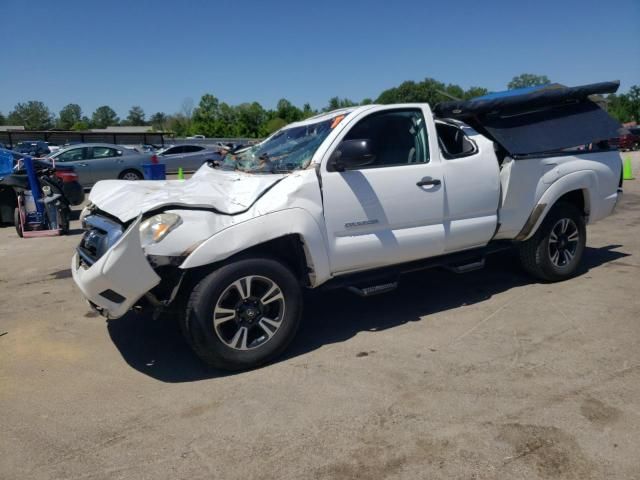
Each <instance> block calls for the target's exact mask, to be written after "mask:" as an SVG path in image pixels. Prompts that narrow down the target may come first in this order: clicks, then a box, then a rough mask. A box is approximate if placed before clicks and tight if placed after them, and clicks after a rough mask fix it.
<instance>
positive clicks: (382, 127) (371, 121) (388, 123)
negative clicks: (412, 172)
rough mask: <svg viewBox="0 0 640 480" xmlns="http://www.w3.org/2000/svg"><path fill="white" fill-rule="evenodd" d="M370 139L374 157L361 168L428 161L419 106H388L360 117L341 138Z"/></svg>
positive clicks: (426, 144) (424, 131) (425, 133)
mask: <svg viewBox="0 0 640 480" xmlns="http://www.w3.org/2000/svg"><path fill="white" fill-rule="evenodd" d="M364 139H367V140H369V142H370V144H371V147H372V150H373V152H372V153H373V154H374V155H375V160H374V161H373V163H371V164H369V165H367V166H364V167H360V168H379V167H391V166H399V165H411V164H416V163H428V162H429V148H428V145H429V144H428V140H427V128H426V123H425V120H424V116H423V115H422V111H420V110H419V109H402V110H388V111H384V112H378V113H374V114H371V115H369V116H367V117H365V118H364V119H362V120H360V121H359V122H358V123H357V124H356V125H355V126H354V127H353V128H352V129H351V130H350V131H349V133H347V135H346V136H345V137H344V140H364Z"/></svg>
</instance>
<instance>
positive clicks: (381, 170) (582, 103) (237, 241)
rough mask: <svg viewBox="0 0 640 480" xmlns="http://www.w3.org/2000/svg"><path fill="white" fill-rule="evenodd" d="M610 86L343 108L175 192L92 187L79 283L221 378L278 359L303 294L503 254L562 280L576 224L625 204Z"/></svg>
mask: <svg viewBox="0 0 640 480" xmlns="http://www.w3.org/2000/svg"><path fill="white" fill-rule="evenodd" d="M617 86H618V85H617V83H615V82H610V83H602V84H594V85H589V86H584V87H574V88H567V87H562V86H558V85H552V86H550V87H546V88H542V89H537V90H534V91H533V92H530V91H527V92H523V93H520V92H517V91H516V92H515V93H511V94H505V95H502V96H500V95H489V96H487V97H483V98H479V99H476V100H471V101H467V102H448V103H445V104H439V105H438V106H437V107H436V108H435V113H434V112H433V111H432V110H431V108H430V107H429V105H427V104H402V105H367V106H361V107H355V108H348V109H342V110H337V111H333V112H329V113H323V114H321V115H318V116H316V117H313V118H310V119H307V120H305V121H302V122H298V123H294V124H291V125H289V126H287V127H285V128H283V129H281V130H280V131H278V132H276V133H275V134H274V135H272V136H271V137H269V138H267V139H266V140H264V141H263V142H261V143H259V144H257V145H255V146H253V147H250V148H246V149H244V150H240V151H236V152H230V153H229V154H227V155H226V157H225V159H224V161H222V162H221V163H210V164H205V165H203V166H202V167H201V168H200V169H199V170H198V171H197V172H196V173H195V174H194V175H193V177H192V178H190V179H189V180H186V181H180V180H170V181H136V182H132V181H125V180H106V181H101V182H99V183H97V184H96V186H95V187H94V189H93V191H92V192H91V196H90V204H89V205H88V207H87V208H86V209H85V210H84V211H83V212H82V215H81V219H82V222H83V225H84V227H85V229H86V233H85V234H84V237H83V239H82V241H81V243H80V245H79V247H78V248H77V251H76V253H75V255H74V257H73V260H72V272H73V278H74V280H75V282H76V283H77V285H78V286H79V288H80V290H81V291H82V292H83V294H84V296H85V297H86V298H87V299H88V300H89V302H90V304H91V305H92V307H93V308H95V309H96V310H97V311H99V312H100V313H101V314H102V315H104V316H107V317H109V318H117V317H120V316H122V315H124V314H125V313H126V312H127V311H129V310H131V309H140V308H143V307H144V306H151V307H153V308H154V309H155V310H157V311H161V310H169V311H172V312H174V313H175V314H176V315H177V316H178V318H179V321H180V324H181V326H182V330H183V333H184V336H185V338H186V340H187V342H188V343H189V344H190V345H191V347H192V348H193V350H194V351H195V352H196V354H197V355H198V356H199V357H201V358H202V359H203V360H204V361H205V362H206V363H208V364H210V365H213V366H215V367H218V368H223V369H232V370H233V369H245V368H251V367H255V366H258V365H261V364H263V363H265V362H268V361H269V360H271V359H273V358H274V357H275V356H277V355H278V354H280V353H281V352H282V351H283V350H284V349H285V348H286V347H287V345H288V344H289V342H290V341H291V340H292V338H293V337H294V335H295V333H296V329H297V328H298V324H299V323H300V321H301V317H302V306H303V305H302V304H303V290H304V289H306V288H318V287H326V288H330V287H347V288H349V289H351V290H352V291H354V292H356V293H358V294H360V295H365V296H366V295H372V294H376V293H383V292H385V291H388V290H390V289H392V288H394V287H395V286H396V285H397V281H398V278H399V276H400V275H401V274H402V273H403V272H405V271H408V270H416V269H419V268H429V267H435V266H444V267H448V268H452V269H454V270H455V271H457V272H461V273H462V272H465V271H469V270H472V269H476V268H479V267H481V266H482V265H483V263H484V258H485V256H486V255H487V254H488V253H492V252H495V251H498V250H502V249H505V248H516V249H518V250H519V254H520V258H521V260H522V265H523V267H524V268H525V270H527V271H528V272H530V273H531V274H533V275H534V276H535V277H536V278H538V279H540V280H542V281H558V280H563V279H566V278H569V277H571V276H572V275H574V274H575V273H576V269H577V268H578V265H579V263H580V260H581V257H582V254H583V251H584V247H585V242H586V231H585V225H586V224H587V223H589V222H594V221H596V220H599V219H601V218H604V217H606V216H607V215H609V214H611V212H612V211H613V209H614V207H615V205H616V203H617V202H618V200H619V198H620V195H621V192H622V190H621V187H622V175H621V160H620V156H619V154H618V152H617V151H614V150H609V149H608V148H607V145H606V142H602V140H605V139H607V138H610V137H613V136H615V135H616V131H617V129H618V127H619V125H618V124H617V123H616V122H615V121H613V119H611V117H609V116H608V114H607V113H606V112H605V111H604V110H602V109H600V107H598V106H597V105H596V104H595V103H593V102H592V101H591V100H590V97H589V95H591V94H593V93H605V92H610V91H615V89H617ZM576 146H580V147H576Z"/></svg>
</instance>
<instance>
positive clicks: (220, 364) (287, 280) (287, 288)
mask: <svg viewBox="0 0 640 480" xmlns="http://www.w3.org/2000/svg"><path fill="white" fill-rule="evenodd" d="M301 314H302V292H301V288H300V284H299V282H298V280H297V279H296V277H295V276H294V275H293V273H292V272H291V270H289V269H288V268H287V267H285V266H284V265H283V264H282V263H280V262H278V261H277V260H273V259H269V258H247V259H241V260H237V261H235V262H233V263H229V264H227V265H223V266H222V267H220V268H219V269H217V270H216V271H214V272H213V273H210V274H209V275H207V276H206V277H205V278H204V279H202V280H201V281H200V282H199V283H198V284H197V285H196V286H195V288H194V289H193V292H192V293H191V296H190V297H189V301H188V305H187V311H186V315H185V317H184V318H183V319H182V321H183V325H182V331H183V333H184V335H185V338H186V340H187V342H188V343H189V344H190V345H191V347H192V348H193V350H194V351H195V353H196V354H197V355H198V356H199V357H200V358H201V359H202V360H203V361H204V362H205V363H207V364H209V365H211V366H213V367H216V368H220V369H224V370H244V369H249V368H254V367H257V366H260V365H263V364H264V363H266V362H268V361H270V360H272V359H273V358H275V357H276V356H278V355H280V354H281V353H282V352H283V351H284V349H285V348H286V347H287V346H288V345H289V343H290V342H291V340H292V339H293V337H294V336H295V333H296V331H297V329H298V324H299V323H300V316H301Z"/></svg>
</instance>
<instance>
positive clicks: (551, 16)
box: [0, 0, 640, 117]
mask: <svg viewBox="0 0 640 480" xmlns="http://www.w3.org/2000/svg"><path fill="white" fill-rule="evenodd" d="M0 3H1V5H2V8H1V11H2V15H1V18H2V27H0V44H1V45H2V46H3V54H2V58H3V62H2V65H3V66H2V68H0V72H1V73H0V112H2V113H4V114H5V115H6V114H7V113H8V112H9V111H10V110H11V109H12V108H13V106H14V105H15V104H16V103H17V102H23V101H27V100H42V101H44V102H45V103H46V104H47V105H48V106H49V108H50V109H51V110H52V111H54V112H56V113H57V112H58V111H59V110H60V108H62V107H63V106H64V105H66V104H67V103H70V102H74V103H79V104H80V105H81V106H82V108H83V112H84V113H85V114H87V115H90V114H91V112H92V111H93V110H94V109H95V108H96V107H98V106H100V105H104V104H107V105H110V106H112V107H113V108H114V109H115V110H116V111H117V112H118V114H119V115H120V116H121V117H122V116H125V115H126V112H127V111H128V109H129V107H130V106H131V105H140V106H142V108H143V109H144V110H145V112H146V113H147V114H151V113H153V112H156V111H164V112H166V113H173V112H176V111H178V110H180V107H181V104H182V102H183V100H184V99H185V98H189V97H190V98H192V99H193V100H194V102H195V103H196V104H197V102H198V100H199V99H200V97H201V95H202V94H204V93H212V94H214V95H216V96H217V97H218V98H220V99H221V100H222V101H226V102H228V103H231V104H237V103H241V102H246V101H253V100H257V101H259V102H260V103H262V104H263V105H264V106H265V107H269V108H271V107H274V106H275V104H276V102H277V101H278V99H280V98H282V97H286V98H288V99H289V100H290V101H292V102H293V103H294V104H297V105H299V106H302V104H303V103H304V102H310V103H311V105H312V106H313V107H316V108H320V107H323V106H324V105H326V103H327V100H328V99H329V98H330V97H332V96H335V95H338V96H340V97H348V98H351V99H353V100H358V101H359V100H361V99H363V98H365V97H372V98H375V97H376V96H377V95H378V94H379V93H380V92H381V91H382V90H384V89H386V88H389V87H392V86H395V85H397V84H399V83H400V82H402V81H404V80H421V79H423V78H425V77H427V76H428V77H434V78H436V79H438V80H441V81H444V82H447V83H457V84H459V85H461V86H463V87H469V86H472V85H478V86H484V87H487V88H489V89H490V90H502V89H504V88H505V87H506V84H507V83H508V81H509V80H510V79H511V78H512V77H513V76H514V75H517V74H520V73H523V72H530V73H538V74H546V75H547V76H548V77H549V78H550V79H551V80H553V81H557V82H561V83H564V84H567V85H577V84H582V83H589V82H596V81H602V80H612V79H620V80H621V82H622V87H621V91H626V90H628V88H629V87H630V86H631V85H634V84H640V0H620V1H615V0H610V1H603V0H582V1H578V0H566V1H563V0H555V1H546V0H529V1H522V0H521V1H513V0H511V1H498V0H496V1H485V2H480V1H478V0H473V1H470V0H469V1H468V0H457V1H454V2H449V1H444V0H438V1H429V0H394V1H388V0H387V1H365V0H360V1H357V2H356V1H353V2H352V1H349V0H341V1H334V0H322V1H318V0H298V1H290V0H283V1H277V0H272V1H245V0H233V1H226V0H219V1H215V0H211V1H205V0H192V1H190V0H183V1H181V2H179V1H175V0H174V1H168V0H153V1H141V0H128V1H121V0H109V1H107V2H93V1H86V0H85V1H71V0H57V1H55V2H54V1H51V0H43V1H41V0H28V1H25V0H0ZM454 5H455V7H454Z"/></svg>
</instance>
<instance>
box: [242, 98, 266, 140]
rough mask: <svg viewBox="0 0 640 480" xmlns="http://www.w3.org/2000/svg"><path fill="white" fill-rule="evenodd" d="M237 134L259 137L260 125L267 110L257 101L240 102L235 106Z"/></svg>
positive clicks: (264, 119) (264, 118)
mask: <svg viewBox="0 0 640 480" xmlns="http://www.w3.org/2000/svg"><path fill="white" fill-rule="evenodd" d="M236 113H237V117H238V126H239V128H238V135H241V136H246V137H259V136H260V127H261V126H262V124H263V123H265V122H266V120H267V112H265V110H264V108H262V105H260V104H259V103H258V102H253V103H242V104H240V105H238V106H237V107H236Z"/></svg>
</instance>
